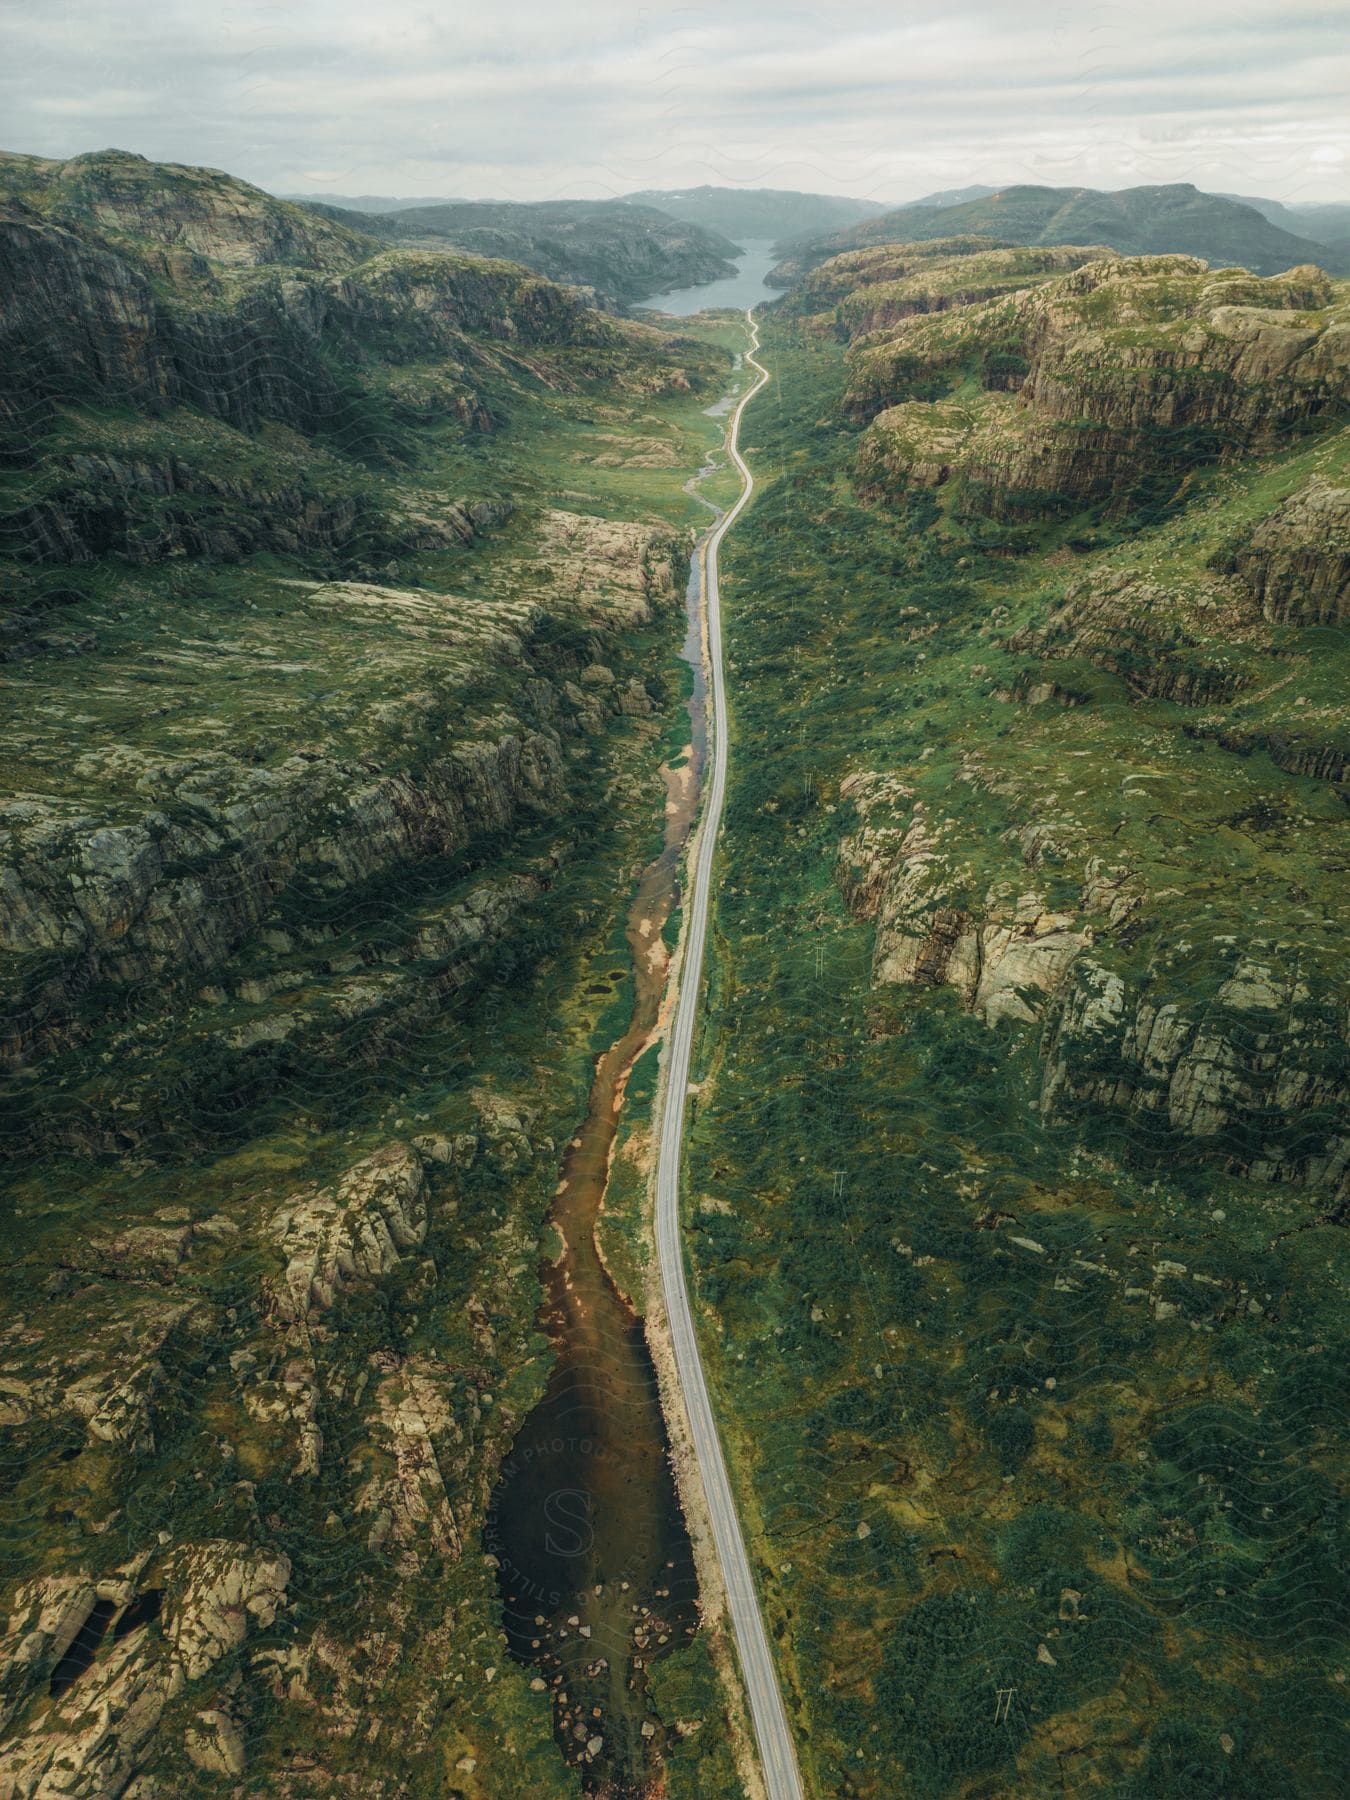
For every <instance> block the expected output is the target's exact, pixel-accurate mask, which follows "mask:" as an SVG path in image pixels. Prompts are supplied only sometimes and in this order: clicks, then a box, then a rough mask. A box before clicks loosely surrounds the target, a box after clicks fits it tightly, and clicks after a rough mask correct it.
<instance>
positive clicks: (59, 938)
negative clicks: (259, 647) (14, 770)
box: [0, 513, 679, 1064]
mask: <svg viewBox="0 0 1350 1800" xmlns="http://www.w3.org/2000/svg"><path fill="white" fill-rule="evenodd" d="M549 530H550V539H549V541H550V543H552V544H556V554H557V555H558V557H559V558H560V559H561V558H568V559H575V563H576V566H577V568H578V570H579V571H584V583H585V586H584V590H583V592H582V594H581V595H580V596H579V597H578V599H577V600H576V601H574V602H573V604H572V606H571V607H570V608H569V611H570V612H571V615H572V621H574V622H572V623H570V629H571V632H572V636H573V637H574V638H575V639H576V640H578V645H579V646H580V647H575V646H573V645H572V642H571V639H567V638H562V637H561V636H560V634H559V632H558V623H557V620H556V618H555V617H553V616H552V615H550V614H548V613H546V612H545V611H544V610H543V609H542V608H541V607H539V606H537V605H533V604H531V603H529V602H519V603H509V604H503V605H500V606H498V607H496V608H492V607H489V606H486V605H484V604H483V603H481V602H464V601H459V600H456V599H454V598H451V597H447V596H442V595H432V594H426V593H409V592H405V591H403V590H400V589H397V588H389V587H381V586H376V585H373V584H362V583H350V582H346V583H336V582H334V583H327V584H324V585H321V586H316V587H315V589H314V602H315V604H316V605H320V606H322V607H324V608H325V609H326V611H327V612H328V613H329V614H330V615H334V616H336V615H339V614H340V613H342V612H347V613H350V615H351V616H352V618H353V619H354V621H356V622H357V623H358V624H362V625H363V624H364V623H365V621H366V620H368V619H369V618H370V617H371V616H372V615H378V616H381V617H383V618H385V619H387V620H388V621H389V631H388V634H387V641H386V642H385V644H384V645H383V647H382V655H383V656H384V658H385V659H386V661H387V662H388V664H389V666H390V668H393V667H395V666H397V661H396V659H402V660H406V661H407V663H408V666H409V675H410V681H411V678H412V677H413V676H414V675H416V676H418V677H420V685H419V686H412V685H410V687H409V689H408V691H407V693H406V696H405V698H404V700H403V702H402V704H401V705H400V706H399V707H398V708H397V710H396V711H395V710H393V709H391V710H390V711H389V713H388V714H387V716H386V715H382V714H380V713H379V712H373V713H372V714H370V715H369V718H368V730H367V736H368V739H369V742H370V745H371V748H372V750H378V748H379V746H380V744H381V742H382V741H383V742H390V743H391V745H392V746H393V747H398V746H399V745H400V740H401V739H404V738H405V737H406V736H407V734H408V733H409V732H416V733H418V734H419V735H420V737H421V740H422V741H421V744H420V746H419V755H418V757H417V760H416V762H415V764H414V766H413V767H411V768H407V767H405V768H402V769H399V770H397V771H395V772H390V773H378V772H373V771H372V769H371V767H370V765H369V761H368V760H366V759H363V760H362V761H361V762H359V763H358V762H353V761H352V760H351V758H350V756H349V755H348V756H344V755H342V754H341V753H339V752H338V751H337V750H336V749H335V748H329V747H327V746H324V745H316V746H314V747H312V748H306V749H305V750H303V751H297V753H296V754H294V755H292V756H290V757H288V758H287V759H286V760H285V761H284V762H282V763H281V764H280V765H279V766H277V767H274V768H253V767H249V766H248V765H247V764H246V763H241V762H239V761H237V760H235V759H234V758H233V757H232V756H231V755H230V754H229V752H228V750H224V751H216V752H213V753H207V754H204V755H199V756H195V757H193V758H192V759H190V761H175V760H173V759H165V760H163V761H161V762H158V763H156V762H153V761H151V760H149V759H142V760H141V761H140V762H139V763H136V759H135V758H132V759H131V761H132V763H135V767H136V776H137V780H136V786H137V788H138V789H139V791H140V792H141V794H143V796H144V801H143V806H142V809H141V816H139V817H133V818H132V819H130V820H126V819H119V820H100V819H98V818H96V817H88V816H84V815H81V814H78V813H76V814H74V816H72V813H71V811H70V810H69V809H63V808H60V807H57V806H54V805H50V804H44V803H43V802H41V801H38V800H36V799H34V800H22V801H17V802H14V803H11V804H10V805H9V806H8V807H6V808H5V809H4V810H3V812H0V951H5V952H10V953H12V954H13V955H14V957H15V958H16V959H23V960H22V961H18V960H16V961H15V962H14V963H12V964H11V968H13V969H14V970H15V974H14V975H13V976H8V971H6V975H7V976H8V979H9V982H10V985H9V991H8V993H7V994H6V996H5V999H6V1001H7V1005H6V1007H5V1014H6V1018H5V1023H4V1028H3V1038H2V1039H0V1056H3V1058H4V1059H5V1060H7V1061H9V1062H10V1063H11V1064H19V1063H23V1062H25V1061H28V1060H30V1059H31V1058H32V1057H33V1056H35V1055H42V1054H44V1053H45V1052H47V1051H49V1050H51V1049H52V1048H55V1047H58V1046H59V1045H60V1044H61V1043H62V1042H63V1041H64V1039H65V1036H66V1031H67V1021H68V1018H69V1015H70V1013H71V1011H72V1010H73V1008H74V1007H75V1006H77V1005H78V1002H79V999H80V996H81V995H82V994H83V993H84V992H85V991H86V990H87V989H88V987H89V986H90V985H91V984H92V983H94V982H99V983H109V984H112V985H113V986H115V987H120V986H125V985H127V984H131V983H137V982H143V981H147V980H150V981H155V982H157V983H160V984H165V983H177V984H182V983H184V982H185V981H186V980H187V979H189V978H190V977H192V976H193V975H197V976H200V975H202V974H205V973H206V972H208V971H210V970H212V969H214V968H215V967H217V966H218V965H219V964H220V963H221V962H223V961H224V960H225V959H226V958H227V957H229V956H230V955H231V954H232V953H233V952H234V951H235V950H236V949H237V948H238V947H239V946H240V945H241V944H242V943H244V942H246V941H247V940H248V939H250V938H251V937H252V936H253V935H254V934H255V933H257V932H258V931H259V929H260V928H261V927H262V926H263V925H264V922H265V921H266V919H267V918H268V916H269V914H271V913H272V912H273V910H274V908H275V906H276V904H277V901H278V898H279V897H280V896H282V895H284V894H285V893H286V891H287V890H288V888H290V887H292V886H293V885H295V884H297V883H303V884H305V885H306V886H312V887H315V888H317V889H318V890H320V891H322V892H323V893H325V894H327V895H329V896H330V897H336V896H338V895H340V894H342V893H343V892H345V891H348V890H350V889H353V888H356V887H359V886H361V885H362V884H365V883H369V882H371V881H372V880H375V879H377V878H379V877H382V876H386V875H388V874H389V873H391V872H392V871H395V870H397V869H399V868H401V867H405V866H410V865H414V864H416V863H418V862H420V861H424V860H426V859H428V858H449V857H452V856H454V855H455V854H456V853H457V852H459V851H461V850H463V849H464V847H465V846H466V845H467V844H468V843H469V842H470V840H471V839H473V838H474V837H475V836H478V835H484V834H501V833H510V832H513V831H517V830H525V829H528V828H529V827H530V826H531V825H537V824H538V823H539V822H541V821H545V820H548V819H550V818H554V817H557V816H559V815H561V814H563V813H564V812H565V810H566V796H567V787H566V778H565V772H564V771H565V754H564V746H565V744H566V742H567V740H568V739H569V738H571V737H573V736H574V735H576V734H577V733H581V732H585V733H590V734H598V733H599V732H601V731H602V730H603V729H604V728H605V727H606V725H607V724H608V722H609V721H610V720H612V719H613V718H615V717H616V716H617V715H620V714H639V715H640V714H641V713H642V712H643V711H644V710H648V709H649V707H650V701H649V699H648V697H647V696H646V693H645V690H644V689H643V687H642V684H641V682H640V681H639V680H638V679H637V678H636V677H630V678H628V679H627V680H626V681H625V682H624V684H623V685H620V684H619V683H618V682H617V681H616V680H615V679H614V678H613V677H612V674H611V679H610V680H608V681H595V680H585V679H584V676H585V667H586V664H585V661H584V660H583V659H584V658H586V657H587V656H588V655H589V653H590V650H591V647H592V646H594V645H596V644H604V643H606V642H610V641H613V639H614V634H617V633H619V632H622V631H625V630H628V629H631V628H633V627H634V626H639V625H643V624H647V623H649V622H650V621H651V620H652V619H653V618H654V617H655V616H656V615H657V614H658V613H660V612H661V611H662V610H664V609H667V608H670V607H673V606H674V605H675V604H676V603H677V602H676V583H675V574H674V567H675V560H676V558H677V556H678V554H679V549H678V546H677V545H675V544H674V543H673V542H672V541H671V540H669V539H668V538H666V537H665V536H664V534H661V533H659V532H655V531H652V530H650V529H647V528H642V527H634V526H632V525H627V524H623V523H620V522H617V521H608V520H600V519H594V520H588V519H583V518H581V517H579V516H576V515H571V514H564V513H555V514H553V515H550V520H549ZM428 643H430V644H431V645H433V646H434V650H435V654H434V657H433V658H431V659H428V658H427V654H426V649H425V646H427V645H428ZM414 659H415V660H414ZM494 667H495V668H497V669H500V670H501V671H502V672H503V674H504V675H506V676H508V677H510V678H511V679H512V681H513V685H514V688H515V692H514V693H513V696H512V701H513V704H512V707H511V710H509V711H508V710H507V709H506V708H505V707H498V708H496V709H495V711H494V713H493V714H492V715H490V716H489V717H488V718H486V719H482V720H481V722H480V723H479V724H478V725H477V727H476V729H474V728H473V727H471V726H470V724H469V721H468V720H467V719H466V718H465V716H464V712H463V704H464V702H463V699H462V696H463V695H464V694H465V691H466V690H467V689H469V688H471V686H472V685H473V684H475V683H477V682H479V681H481V680H482V678H483V674H484V671H485V669H492V668H494ZM597 667H600V668H603V665H597ZM605 672H606V673H610V672H609V671H608V670H605ZM573 674H575V675H576V676H577V677H578V679H576V680H573V679H571V677H572V675H573ZM635 684H636V685H635ZM456 709H459V710H458V716H456ZM396 754H397V755H398V760H399V761H406V758H405V757H404V756H403V755H402V754H401V753H399V750H398V749H397V748H396ZM529 885H530V884H529V882H528V881H526V882H525V883H524V886H523V887H522V885H521V878H516V879H515V886H514V888H513V889H512V890H511V891H512V893H513V894H514V896H515V900H516V901H517V902H519V901H520V900H521V899H523V898H524V897H525V892H526V889H528V887H529ZM507 898H508V895H507V892H506V890H505V889H502V890H500V891H496V892H495V898H493V891H491V890H490V889H489V887H488V886H487V885H485V886H484V889H483V891H482V899H481V911H480V912H479V914H478V916H476V917H472V918H470V917H468V916H466V919H465V925H464V937H465V942H466V944H468V943H471V942H472V941H474V940H475V939H485V938H487V937H490V935H491V934H492V931H493V921H494V919H495V918H496V916H497V914H499V913H500V912H501V909H502V906H503V904H504V903H505V902H506V900H507ZM466 905H467V906H468V908H469V911H470V912H473V911H474V907H473V905H472V903H471V902H468V903H466ZM34 952H42V953H47V954H46V956H45V957H44V959H43V960H42V961H41V962H40V963H39V962H38V961H37V959H36V958H34V957H33V955H32V953H34Z"/></svg>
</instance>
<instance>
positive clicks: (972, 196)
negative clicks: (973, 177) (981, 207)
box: [909, 183, 998, 206]
mask: <svg viewBox="0 0 1350 1800" xmlns="http://www.w3.org/2000/svg"><path fill="white" fill-rule="evenodd" d="M997 192H998V189H997V188H992V187H983V186H980V185H979V184H978V183H977V184H976V185H975V186H974V187H963V188H939V190H938V192H937V193H936V194H924V195H923V197H922V198H921V199H918V200H911V201H910V202H909V205H910V206H964V205H965V203H966V202H967V200H983V199H984V197H985V195H986V194H996V193H997Z"/></svg>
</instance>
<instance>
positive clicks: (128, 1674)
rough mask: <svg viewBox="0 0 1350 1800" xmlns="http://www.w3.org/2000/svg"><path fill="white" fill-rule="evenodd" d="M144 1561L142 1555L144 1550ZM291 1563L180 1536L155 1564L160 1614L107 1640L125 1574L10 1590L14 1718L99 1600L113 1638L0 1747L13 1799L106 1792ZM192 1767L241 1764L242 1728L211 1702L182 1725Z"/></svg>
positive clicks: (127, 1776)
mask: <svg viewBox="0 0 1350 1800" xmlns="http://www.w3.org/2000/svg"><path fill="white" fill-rule="evenodd" d="M146 1560H148V1558H147V1559H146ZM290 1573H291V1566H290V1562H289V1560H288V1558H287V1557H285V1556H284V1555H281V1554H280V1553H269V1552H267V1551H262V1550H247V1549H245V1548H244V1547H243V1546H242V1545H239V1544H233V1543H230V1542H228V1541H226V1540H224V1539H220V1540H212V1541H209V1542H205V1543H200V1544H195V1545H191V1546H185V1547H184V1548H183V1549H181V1550H179V1551H176V1552H175V1553H174V1554H173V1555H171V1556H170V1557H168V1558H167V1559H166V1560H165V1562H164V1565H163V1570H162V1575H161V1580H162V1583H163V1595H164V1600H163V1608H162V1612H161V1614H160V1616H159V1618H157V1619H156V1620H155V1621H154V1622H153V1623H150V1624H146V1625H141V1626H139V1627H136V1628H133V1629H131V1630H130V1631H128V1632H127V1633H126V1635H125V1636H124V1637H122V1638H121V1639H120V1640H119V1639H117V1638H116V1635H115V1634H116V1629H117V1623H116V1622H117V1620H118V1618H119V1617H120V1616H121V1615H123V1614H124V1613H125V1612H126V1609H127V1607H128V1606H130V1605H132V1604H133V1602H134V1598H135V1583H134V1582H129V1581H126V1580H116V1579H114V1580H113V1581H111V1582H99V1581H96V1580H95V1579H94V1578H93V1577H89V1578H87V1579H86V1578H80V1577H58V1578H56V1579H55V1580H51V1581H41V1580H39V1581H35V1582H31V1583H29V1584H28V1585H27V1586H26V1587H24V1588H22V1589H20V1591H19V1592H18V1593H17V1594H16V1595H15V1597H14V1602H13V1605H12V1608H11V1612H10V1617H9V1625H8V1630H7V1633H6V1637H5V1644H4V1658H5V1662H4V1666H5V1668H6V1670H7V1675H8V1682H7V1685H8V1684H9V1683H13V1684H14V1685H13V1687H11V1689H10V1691H11V1692H13V1693H17V1694H19V1695H20V1696H22V1697H21V1698H19V1699H18V1701H17V1705H16V1708H15V1712H16V1716H17V1714H18V1713H19V1712H20V1711H21V1710H22V1709H23V1708H24V1707H25V1705H26V1703H27V1698H28V1695H25V1694H24V1689H25V1687H26V1688H27V1689H28V1694H31V1690H32V1685H33V1684H34V1683H40V1682H42V1681H43V1680H44V1678H46V1677H47V1676H48V1675H49V1674H50V1672H51V1671H52V1670H53V1669H54V1668H55V1667H56V1665H57V1664H58V1663H59V1662H60V1660H61V1658H62V1657H63V1656H64V1655H65V1653H66V1651H67V1650H68V1649H69V1647H70V1645H71V1644H72V1643H73V1642H74V1640H75V1637H76V1634H77V1633H78V1632H79V1631H80V1630H81V1628H82V1627H86V1625H87V1622H88V1621H89V1620H90V1618H91V1616H92V1615H93V1613H94V1609H95V1607H96V1605H98V1604H99V1600H100V1596H101V1595H103V1596H106V1597H105V1598H104V1601H103V1605H104V1608H105V1613H104V1616H103V1617H102V1618H101V1623H100V1627H99V1630H100V1632H105V1631H106V1629H107V1627H108V1626H111V1628H112V1631H113V1633H114V1641H113V1642H112V1644H111V1645H110V1646H109V1647H108V1648H106V1649H103V1650H101V1653H99V1654H96V1655H94V1656H93V1657H92V1659H91V1660H90V1662H89V1664H88V1666H87V1667H86V1668H84V1669H83V1671H82V1672H80V1673H78V1674H76V1675H74V1676H73V1678H72V1680H71V1682H70V1685H69V1687H68V1688H67V1689H66V1690H65V1691H64V1692H63V1694H62V1695H61V1696H60V1697H59V1698H58V1699H57V1700H56V1703H55V1705H53V1706H51V1707H50V1708H48V1709H47V1710H46V1711H45V1713H43V1714H42V1715H41V1717H40V1718H38V1719H36V1720H35V1721H34V1724H35V1729H34V1730H30V1731H27V1732H24V1733H23V1734H22V1735H21V1736H17V1737H15V1738H13V1739H11V1741H10V1744H9V1745H8V1747H7V1748H6V1749H5V1750H4V1751H3V1752H0V1775H3V1778H4V1782H5V1790H4V1791H5V1792H6V1793H7V1794H9V1795H12V1796H13V1797H14V1800H45V1797H46V1796H49V1795H54V1794H58V1793H59V1794H64V1795H69V1796H71V1800H115V1796H118V1795H121V1794H123V1793H125V1792H126V1791H128V1783H129V1782H130V1781H131V1780H132V1779H133V1777H134V1776H136V1774H137V1773H138V1771H139V1770H141V1769H142V1768H143V1767H144V1766H145V1764H146V1763H147V1761H148V1760H149V1758H150V1756H151V1755H152V1754H153V1753H154V1751H155V1749H156V1742H155V1740H156V1737H157V1734H158V1733H159V1730H160V1727H161V1722H162V1720H163V1718H164V1714H165V1712H166V1709H167V1708H168V1707H169V1706H170V1705H171V1703H172V1702H174V1701H175V1700H176V1699H177V1698H178V1697H179V1695H180V1694H183V1693H184V1692H186V1691H187V1690H189V1689H190V1688H192V1687H193V1686H195V1685H198V1684H202V1685H203V1691H204V1696H205V1692H206V1689H205V1683H206V1682H207V1678H208V1677H209V1676H210V1675H211V1674H212V1672H213V1670H215V1669H216V1668H217V1666H218V1665H219V1664H220V1662H221V1661H222V1659H223V1658H225V1657H227V1656H229V1654H230V1653H231V1652H232V1651H234V1650H237V1649H238V1648H239V1647H240V1646H242V1645H243V1644H244V1643H245V1641H246V1640H247V1638H248V1637H249V1635H250V1633H252V1632H254V1631H257V1630H259V1629H260V1628H265V1627H267V1626H269V1625H271V1624H272V1622H273V1620H274V1619H275V1618H276V1616H277V1612H278V1610H279V1608H280V1607H281V1606H282V1605H283V1604H284V1600H285V1594H286V1586H287V1582H288V1581H289V1579H290ZM187 1749H188V1754H189V1756H190V1757H191V1758H192V1760H193V1761H194V1762H196V1763H197V1766H198V1767H201V1768H215V1769H222V1770H228V1772H230V1773H241V1772H242V1771H243V1768H244V1746H243V1737H242V1734H241V1732H240V1730H239V1727H238V1725H237V1723H236V1722H235V1721H234V1720H233V1719H232V1718H231V1717H230V1716H229V1715H228V1714H224V1713H223V1712H222V1710H221V1709H220V1708H218V1707H210V1708H208V1709H207V1711H206V1713H205V1714H204V1715H199V1716H198V1721H197V1723H196V1724H195V1725H194V1726H193V1727H192V1728H191V1729H190V1730H189V1733H188V1744H187Z"/></svg>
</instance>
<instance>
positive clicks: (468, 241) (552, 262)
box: [310, 200, 736, 306]
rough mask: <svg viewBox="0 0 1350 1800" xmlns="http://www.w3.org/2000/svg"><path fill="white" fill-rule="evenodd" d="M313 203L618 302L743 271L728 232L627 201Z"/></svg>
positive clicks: (367, 226) (398, 239)
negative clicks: (384, 210) (401, 205)
mask: <svg viewBox="0 0 1350 1800" xmlns="http://www.w3.org/2000/svg"><path fill="white" fill-rule="evenodd" d="M310 210H312V211H314V212H316V213H318V214H320V215H321V216H323V217H325V218H331V219H332V220H333V221H334V222H335V223H341V224H344V225H347V226H350V227H355V228H357V229H359V230H363V231H367V232H371V233H373V234H374V235H375V236H377V237H379V238H381V239H383V240H385V241H386V242H389V243H394V244H402V245H406V246H415V247H418V248H422V249H433V250H434V249H438V248H446V249H452V250H457V251H460V252H467V253H468V254H470V255H475V256H489V257H505V258H508V259H509V260H510V261H512V262H519V263H523V264H525V266H526V267H527V268H530V269H534V270H536V271H537V272H538V273H539V274H541V275H546V276H548V278H549V279H550V280H551V281H563V282H568V283H572V284H574V285H577V286H580V287H586V288H592V289H594V290H595V292H596V294H598V295H600V296H601V297H602V299H604V300H605V301H607V302H609V303H610V304H613V305H618V306H629V305H632V304H633V303H634V302H635V301H639V300H645V299H647V298H648V297H649V296H650V295H652V294H659V293H663V292H664V291H665V290H666V289H668V288H675V287H697V286H698V285H699V284H700V283H702V282H705V281H716V280H717V279H719V277H721V276H724V275H730V274H733V273H734V268H733V265H732V263H731V262H730V261H729V260H728V259H729V258H730V257H732V256H734V255H735V254H736V245H735V244H733V243H731V242H730V241H729V240H728V239H726V238H724V237H723V236H721V235H720V233H717V232H714V231H710V230H708V229H706V228H704V227H703V226H701V225H697V224H692V225H691V224H686V223H683V222H681V221H679V220H677V219H673V218H671V217H670V216H669V215H667V214H666V213H663V212H658V211H657V210H656V209H655V208H654V207H649V206H629V205H626V204H624V203H623V202H620V201H603V200H556V201H539V202H537V203H533V204H525V203H520V204H512V203H510V202H507V201H467V200H466V201H459V202H446V203H444V204H438V205H432V206H416V207H411V208H409V209H407V210H406V211H403V212H398V213H394V214H392V215H388V216H375V215H370V214H358V213H342V212H340V211H337V210H335V209H334V208H331V207H322V206H317V205H316V206H313V207H311V208H310Z"/></svg>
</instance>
